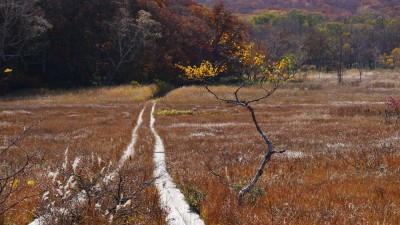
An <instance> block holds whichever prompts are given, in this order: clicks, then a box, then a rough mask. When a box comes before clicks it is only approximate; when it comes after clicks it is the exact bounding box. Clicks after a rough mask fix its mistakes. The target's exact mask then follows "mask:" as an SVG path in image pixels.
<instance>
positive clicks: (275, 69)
mask: <svg viewBox="0 0 400 225" xmlns="http://www.w3.org/2000/svg"><path fill="white" fill-rule="evenodd" d="M234 58H235V59H236V60H237V61H238V62H239V63H240V64H241V65H242V66H243V67H245V68H249V69H250V70H252V71H253V72H252V73H253V74H254V73H255V75H253V76H252V79H253V81H255V78H256V79H257V80H259V81H263V82H265V81H269V82H282V81H287V80H288V79H290V76H291V73H290V71H291V70H292V69H293V60H292V59H291V57H288V56H286V57H283V58H282V59H281V60H280V61H277V62H270V61H268V60H267V58H266V56H265V55H264V54H261V53H259V52H256V51H255V50H254V44H253V43H250V44H248V45H245V46H243V47H239V46H238V48H237V50H236V51H235V53H234ZM176 67H178V68H179V69H181V70H182V71H183V73H184V75H185V76H186V78H188V79H191V80H204V79H206V78H210V77H215V76H217V75H219V74H221V73H224V72H227V71H228V69H227V65H226V64H223V65H222V66H218V65H217V64H214V65H213V64H212V63H211V62H210V61H207V60H203V61H202V62H201V64H200V66H196V65H194V66H190V65H189V66H182V65H180V64H176ZM243 75H245V74H243Z"/></svg>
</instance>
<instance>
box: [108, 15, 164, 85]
mask: <svg viewBox="0 0 400 225" xmlns="http://www.w3.org/2000/svg"><path fill="white" fill-rule="evenodd" d="M107 26H108V30H109V33H108V36H109V38H110V42H111V45H112V46H111V48H110V51H108V60H109V63H110V69H109V75H108V80H107V82H108V83H111V82H112V81H113V80H114V79H115V78H116V76H117V74H118V72H119V71H120V69H121V67H122V66H123V65H124V64H127V63H131V62H133V61H134V59H135V57H136V56H137V54H138V53H140V51H141V50H143V48H144V47H148V46H150V45H151V44H152V43H154V41H155V40H156V39H157V38H160V37H161V24H160V23H158V22H156V21H155V20H153V19H152V18H151V14H150V13H148V12H146V11H143V10H140V11H139V13H138V18H137V19H134V18H133V17H132V15H130V13H129V12H128V11H127V10H126V9H124V8H121V9H120V13H119V14H118V16H116V17H115V18H114V20H113V21H112V22H111V23H108V24H107Z"/></svg>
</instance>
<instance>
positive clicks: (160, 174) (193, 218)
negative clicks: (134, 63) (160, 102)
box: [150, 103, 204, 225]
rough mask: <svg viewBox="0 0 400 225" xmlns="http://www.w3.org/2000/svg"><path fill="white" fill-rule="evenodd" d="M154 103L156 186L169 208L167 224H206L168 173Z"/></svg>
mask: <svg viewBox="0 0 400 225" xmlns="http://www.w3.org/2000/svg"><path fill="white" fill-rule="evenodd" d="M155 107H156V104H155V103H154V104H153V107H152V109H151V117H150V129H151V132H152V133H153V135H154V137H155V146H154V164H155V170H154V177H156V181H155V186H156V188H157V191H158V194H159V196H160V205H161V207H162V208H164V209H167V212H168V215H167V224H169V225H185V224H186V225H204V222H203V221H202V220H201V218H200V216H199V215H198V214H196V213H194V212H191V211H190V208H189V205H188V204H187V203H186V201H185V197H184V195H183V194H182V193H181V192H180V190H179V189H178V188H177V187H176V185H175V184H174V182H173V180H172V177H171V176H170V175H169V174H168V172H167V168H166V163H165V151H164V144H163V141H162V140H161V137H160V136H159V135H158V134H157V132H156V130H155V128H154V123H155V119H154V109H155Z"/></svg>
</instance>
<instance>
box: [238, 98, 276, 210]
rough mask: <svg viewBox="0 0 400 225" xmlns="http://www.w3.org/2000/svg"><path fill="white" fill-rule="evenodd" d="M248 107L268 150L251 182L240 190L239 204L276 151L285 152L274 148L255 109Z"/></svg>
mask: <svg viewBox="0 0 400 225" xmlns="http://www.w3.org/2000/svg"><path fill="white" fill-rule="evenodd" d="M246 108H247V109H248V110H249V111H250V113H251V117H252V119H253V122H254V125H255V126H256V128H257V131H258V133H260V135H261V136H262V137H263V139H264V141H265V143H266V144H267V152H266V153H265V156H264V160H263V161H262V163H261V165H260V168H259V169H258V170H257V173H256V175H255V176H254V178H253V179H252V180H251V182H250V183H249V184H248V185H247V186H245V187H243V188H242V189H241V190H240V192H239V194H238V202H239V204H241V203H242V202H243V196H244V194H245V193H247V192H248V191H250V190H251V189H252V188H253V186H254V185H255V184H256V183H257V181H258V179H259V178H260V177H261V175H262V174H263V172H264V168H265V166H266V165H267V163H268V161H269V160H270V159H271V156H272V155H273V154H274V153H283V152H284V151H280V152H275V151H273V150H272V149H273V146H272V142H271V141H270V140H269V138H268V137H267V135H266V134H265V133H264V132H263V131H262V130H261V128H260V126H259V125H258V121H257V118H256V115H255V113H254V109H253V108H252V107H251V106H250V105H246Z"/></svg>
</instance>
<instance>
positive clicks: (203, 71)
mask: <svg viewBox="0 0 400 225" xmlns="http://www.w3.org/2000/svg"><path fill="white" fill-rule="evenodd" d="M176 67H178V68H179V69H181V70H183V71H184V73H185V76H186V77H187V78H188V79H198V80H203V79H205V78H207V77H214V76H216V75H218V74H219V73H223V72H225V71H226V66H225V65H222V66H213V65H212V64H211V63H210V62H209V61H202V62H201V64H200V66H182V65H179V64H176Z"/></svg>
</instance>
